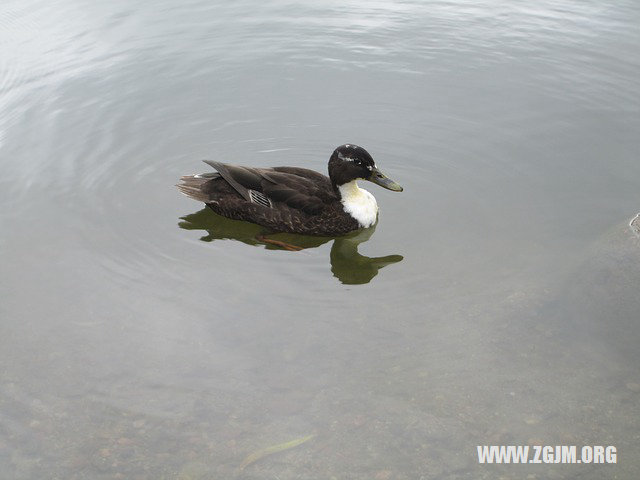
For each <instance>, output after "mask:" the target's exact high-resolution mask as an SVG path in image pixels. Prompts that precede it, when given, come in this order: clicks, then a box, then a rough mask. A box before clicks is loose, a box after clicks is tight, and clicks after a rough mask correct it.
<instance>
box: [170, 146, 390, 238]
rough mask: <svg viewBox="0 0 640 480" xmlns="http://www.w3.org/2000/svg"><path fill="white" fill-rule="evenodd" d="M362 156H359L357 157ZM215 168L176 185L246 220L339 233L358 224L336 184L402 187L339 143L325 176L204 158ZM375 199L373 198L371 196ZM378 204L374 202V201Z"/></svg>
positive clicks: (360, 150)
mask: <svg viewBox="0 0 640 480" xmlns="http://www.w3.org/2000/svg"><path fill="white" fill-rule="evenodd" d="M361 160H362V161H361ZM205 163H207V164H209V165H211V166H212V167H213V168H215V169H216V170H217V173H213V172H212V173H205V174H201V175H188V176H184V177H182V182H183V183H182V184H180V185H178V188H179V189H180V191H182V192H183V193H184V194H186V195H188V196H189V197H191V198H193V199H195V200H198V201H201V202H204V203H206V204H207V205H208V206H209V207H210V208H211V209H212V210H213V211H214V212H216V213H218V214H220V215H223V216H225V217H228V218H232V219H236V220H246V221H249V222H253V223H257V224H259V225H262V226H264V227H267V228H269V229H271V230H273V231H275V232H290V233H300V234H306V235H321V236H338V235H344V234H346V233H349V232H351V231H353V230H357V229H358V228H360V227H361V225H360V223H359V222H358V220H357V219H356V218H354V217H353V216H351V215H350V214H349V213H347V212H346V211H345V208H344V206H343V203H342V199H341V196H340V191H339V187H340V185H343V184H345V183H349V182H351V181H353V180H355V179H365V180H367V179H368V180H372V179H371V178H369V177H372V176H374V175H375V176H376V177H377V178H376V179H373V180H372V181H374V182H375V183H379V184H380V185H382V186H384V187H386V188H390V189H393V190H401V187H400V186H399V185H397V184H395V183H394V182H392V181H391V180H389V179H387V178H386V177H384V175H382V174H381V173H380V172H379V171H378V170H377V168H376V167H375V163H374V162H373V159H372V158H371V156H370V155H369V154H368V153H367V152H366V150H364V149H363V148H361V147H357V146H355V145H343V146H341V147H338V148H337V149H336V150H335V151H334V153H333V155H332V156H331V159H330V161H329V177H330V178H328V177H326V176H325V175H322V174H320V173H318V172H315V171H313V170H308V169H306V168H298V167H274V168H251V167H242V166H236V165H229V164H225V163H220V162H214V161H210V160H205ZM373 203H374V204H375V200H373ZM376 209H377V207H376Z"/></svg>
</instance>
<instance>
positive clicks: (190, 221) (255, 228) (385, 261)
mask: <svg viewBox="0 0 640 480" xmlns="http://www.w3.org/2000/svg"><path fill="white" fill-rule="evenodd" d="M178 225H179V226H180V228H184V229H185V230H205V231H206V232H207V233H208V234H207V235H205V236H203V237H201V238H200V240H202V241H204V242H211V241H213V240H218V239H220V240H222V239H233V240H237V241H240V242H243V243H246V244H247V245H254V246H264V247H265V248H267V249H278V247H277V246H276V245H274V244H266V245H265V244H264V243H263V242H262V241H260V240H259V239H258V238H259V237H260V235H261V234H262V233H264V229H263V228H262V227H260V226H259V225H255V224H252V223H248V222H241V221H237V220H230V219H228V218H225V217H222V216H220V215H217V214H216V213H214V212H213V211H212V210H211V209H209V208H203V209H202V210H200V211H198V212H196V213H192V214H190V215H185V216H184V217H182V222H180V223H179V224H178ZM375 229H376V226H375V225H374V226H373V227H371V228H367V229H363V230H358V231H357V232H354V233H352V234H350V235H347V236H344V237H338V238H335V239H333V238H331V237H314V236H308V235H295V234H286V233H279V234H275V235H274V234H272V235H270V237H271V238H272V239H277V240H278V241H279V242H281V243H285V244H292V245H297V246H299V247H302V248H316V247H319V246H321V245H323V244H324V243H326V242H328V241H330V240H334V242H333V245H332V246H331V254H330V262H331V272H332V273H333V275H334V276H335V277H337V278H338V279H339V280H340V281H341V282H342V283H345V284H362V283H369V282H370V281H371V279H372V278H373V277H375V276H376V275H377V274H378V270H380V269H381V268H383V267H385V266H387V265H390V264H392V263H397V262H399V261H401V260H402V256H400V255H388V256H386V257H374V258H370V257H365V256H364V255H360V254H359V253H358V245H360V244H361V243H364V242H366V241H368V240H369V239H370V238H371V236H372V235H373V233H374V232H375Z"/></svg>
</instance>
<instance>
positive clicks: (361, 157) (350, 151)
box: [329, 143, 402, 192]
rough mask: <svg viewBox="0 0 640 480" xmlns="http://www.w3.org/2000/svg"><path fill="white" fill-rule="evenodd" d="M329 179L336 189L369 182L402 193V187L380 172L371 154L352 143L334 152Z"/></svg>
mask: <svg viewBox="0 0 640 480" xmlns="http://www.w3.org/2000/svg"><path fill="white" fill-rule="evenodd" d="M329 178H330V179H331V183H333V186H334V188H338V187H340V186H341V185H345V184H347V183H349V182H352V181H353V180H368V181H370V182H373V183H377V184H378V185H380V186H381V187H384V188H387V189H389V190H393V191H394V192H401V191H402V187H401V186H400V185H398V184H397V183H396V182H394V181H393V180H391V179H390V178H388V177H387V176H386V175H385V174H383V173H382V172H381V171H380V170H378V167H377V166H376V162H374V161H373V158H372V157H371V155H369V152H367V151H366V150H365V149H364V148H362V147H359V146H358V145H353V144H351V143H347V144H345V145H340V146H339V147H338V148H336V149H335V150H334V151H333V154H332V155H331V158H330V159H329Z"/></svg>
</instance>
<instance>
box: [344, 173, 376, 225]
mask: <svg viewBox="0 0 640 480" xmlns="http://www.w3.org/2000/svg"><path fill="white" fill-rule="evenodd" d="M338 191H339V192H340V198H341V202H342V207H343V208H344V211H345V212H347V213H348V214H349V215H351V216H352V217H353V218H355V219H356V220H357V221H358V223H359V224H360V227H363V228H368V227H370V226H371V225H373V224H374V223H376V219H377V218H378V203H377V202H376V199H375V197H374V196H373V195H371V194H370V193H369V192H367V191H366V190H365V189H363V188H360V187H358V184H357V183H356V181H355V180H352V181H350V182H349V183H345V184H344V185H340V186H339V187H338Z"/></svg>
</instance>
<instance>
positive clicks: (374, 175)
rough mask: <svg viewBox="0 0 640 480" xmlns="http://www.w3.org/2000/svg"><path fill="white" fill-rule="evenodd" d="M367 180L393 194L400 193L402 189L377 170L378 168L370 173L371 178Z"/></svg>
mask: <svg viewBox="0 0 640 480" xmlns="http://www.w3.org/2000/svg"><path fill="white" fill-rule="evenodd" d="M367 180H369V181H370V182H373V183H377V184H378V185H380V186H381V187H384V188H386V189H388V190H393V191H394V192H401V191H402V187H401V186H400V185H398V184H397V183H396V182H394V181H393V180H391V179H390V178H389V177H387V176H386V175H385V174H384V173H382V172H381V171H380V170H378V167H376V168H374V169H373V170H372V171H371V176H370V177H369V178H368V179H367Z"/></svg>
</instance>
